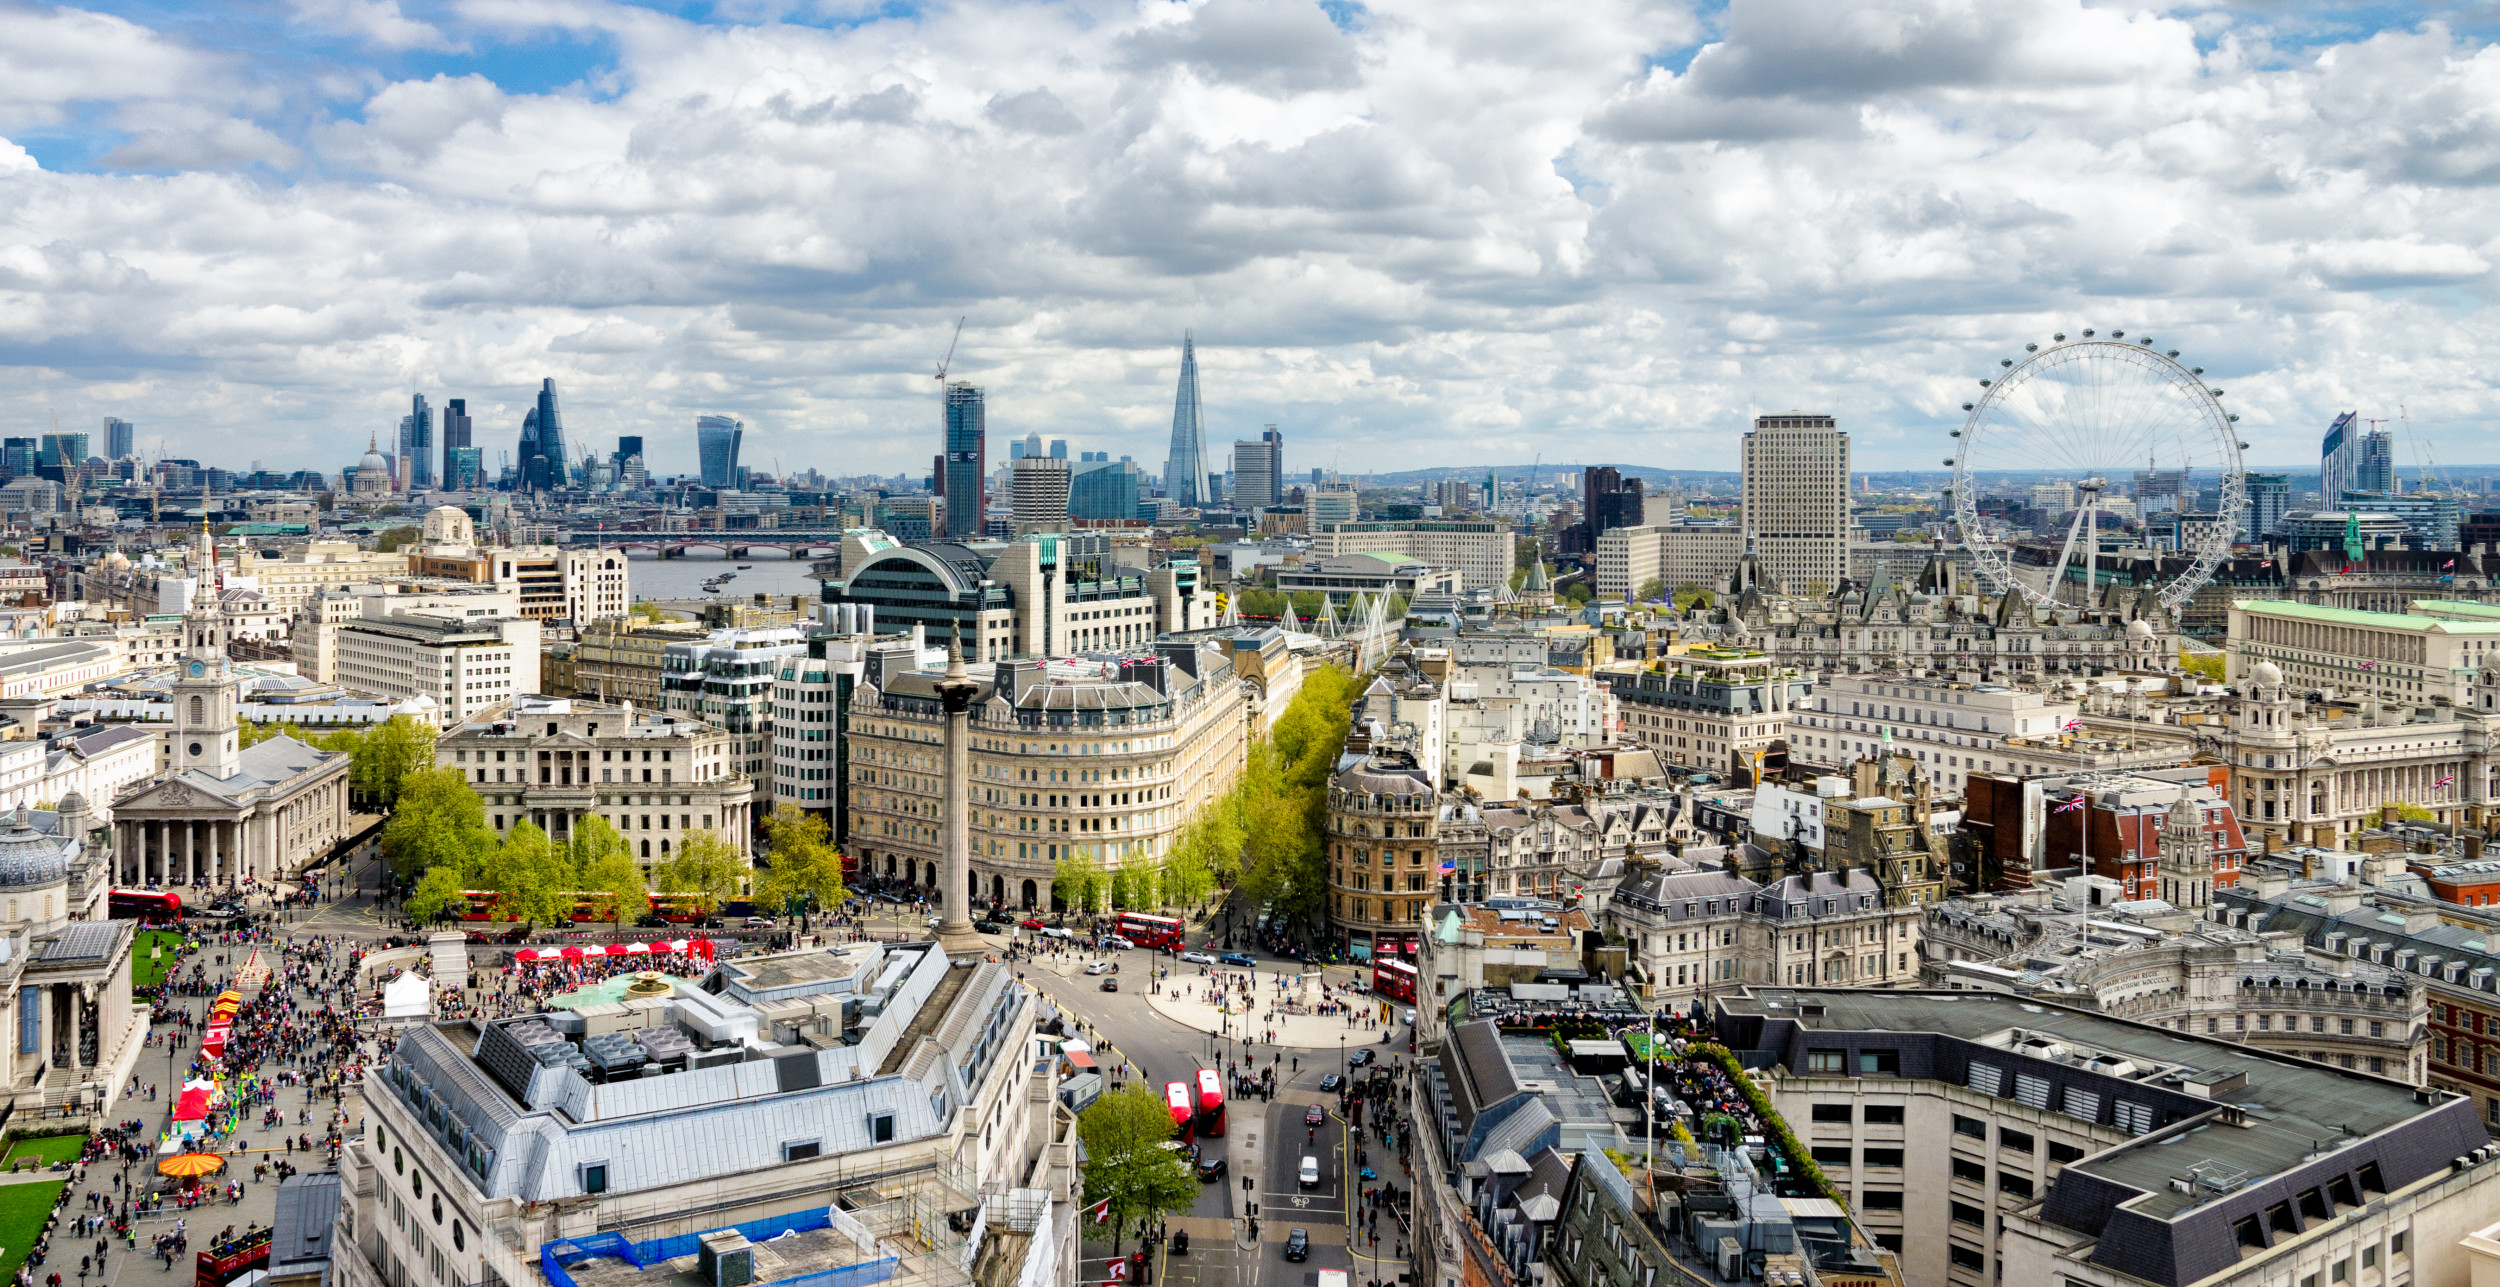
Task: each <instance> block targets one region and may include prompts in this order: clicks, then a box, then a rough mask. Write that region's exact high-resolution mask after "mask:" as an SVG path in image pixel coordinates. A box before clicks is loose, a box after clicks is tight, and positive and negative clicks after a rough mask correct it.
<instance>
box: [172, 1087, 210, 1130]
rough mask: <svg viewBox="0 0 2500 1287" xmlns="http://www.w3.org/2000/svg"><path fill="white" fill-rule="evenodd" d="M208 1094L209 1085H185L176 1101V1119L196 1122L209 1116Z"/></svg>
mask: <svg viewBox="0 0 2500 1287" xmlns="http://www.w3.org/2000/svg"><path fill="white" fill-rule="evenodd" d="M208 1095H209V1092H208V1088H207V1087H204V1086H203V1087H190V1086H186V1087H184V1088H183V1091H182V1096H181V1098H179V1099H176V1100H175V1101H174V1120H175V1121H177V1122H196V1121H199V1120H200V1119H201V1118H204V1117H206V1116H208Z"/></svg>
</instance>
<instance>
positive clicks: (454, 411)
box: [443, 398, 478, 489]
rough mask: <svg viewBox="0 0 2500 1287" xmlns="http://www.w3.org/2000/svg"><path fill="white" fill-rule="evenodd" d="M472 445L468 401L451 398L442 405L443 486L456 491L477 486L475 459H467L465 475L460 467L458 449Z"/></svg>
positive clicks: (473, 457)
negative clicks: (467, 464) (467, 466)
mask: <svg viewBox="0 0 2500 1287" xmlns="http://www.w3.org/2000/svg"><path fill="white" fill-rule="evenodd" d="M472 445H474V444H472V442H471V441H470V438H469V400H468V399H467V398H453V399H452V400H451V401H449V402H446V403H444V404H443V486H445V487H450V488H455V489H458V488H468V487H475V486H477V485H478V477H477V468H476V466H477V458H476V457H475V456H472V457H470V458H469V469H468V471H467V472H466V473H463V472H462V470H461V466H460V455H459V452H460V449H461V448H463V447H468V446H472Z"/></svg>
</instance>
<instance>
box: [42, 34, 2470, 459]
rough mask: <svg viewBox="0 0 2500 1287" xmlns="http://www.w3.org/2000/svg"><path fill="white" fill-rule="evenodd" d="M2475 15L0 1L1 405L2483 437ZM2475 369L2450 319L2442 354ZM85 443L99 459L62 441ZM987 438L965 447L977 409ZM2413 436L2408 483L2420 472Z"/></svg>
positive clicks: (672, 426) (927, 423)
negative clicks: (2381, 427) (940, 370)
mask: <svg viewBox="0 0 2500 1287" xmlns="http://www.w3.org/2000/svg"><path fill="white" fill-rule="evenodd" d="M2494 31H2495V25H2494V22H2493V13H2492V11H2491V10H2489V9H2486V8H2475V7H2469V8H2462V9H2457V10H2454V11H2447V10H2442V9H2440V8H2437V7H2424V6H2403V7H2388V8H2384V9H2376V8H2363V7H2356V6H2351V5H2329V4H2322V3H2321V4H2315V5H2304V4H2300V3H2294V2H2291V0H2286V2H2284V3H2272V4H2263V3H2259V4H2245V5H2240V6H2236V7H2213V6H2203V5H2183V6H2170V7H2163V6H2159V5H2155V6H2152V7H2141V6H2136V5H2127V4H2112V5H2102V4H2079V3H2076V2H2075V0H1876V2H1868V0H1852V2H1851V3H1847V4H1842V3H1835V2H1834V0H1742V2H1739V3H1733V4H1728V5H1724V6H1720V5H1705V6H1701V7H1688V6H1683V5H1678V4H1669V3H1632V2H1629V0H1572V3H1569V4H1557V3H1532V2H1522V0H1491V2H1487V0H1380V2H1377V3H1358V2H1357V0H1320V2H1318V3H1313V2H1312V0H1194V2H1192V3H1172V2H1167V0H1074V2H1071V3H1041V2H1038V0H999V2H990V0H967V2H966V3H943V2H938V3H927V4H907V3H883V4H881V3H878V2H877V0H719V2H718V3H711V4H703V3H685V4H675V5H671V4H662V3H654V4H644V5H635V4H627V3H611V2H607V0H439V2H438V0H228V2H227V3H212V2H209V0H188V2H186V0H160V2H153V3H151V2H146V0H137V2H133V3H91V4H88V5H86V6H84V7H72V6H67V5H64V6H60V7H50V6H40V5H10V4H8V3H6V2H5V0H0V408H4V409H5V410H4V412H0V414H4V415H5V420H6V422H5V426H4V427H5V430H6V432H8V433H11V434H19V433H34V432H38V431H40V430H42V429H45V428H48V427H49V425H50V423H51V419H52V417H53V416H54V415H57V416H58V417H59V420H60V422H61V424H62V425H63V426H65V427H72V428H76V427H84V428H88V429H90V430H92V429H94V428H95V426H96V425H97V424H98V422H99V419H100V417H102V416H105V415H112V414H118V415H121V416H124V417H126V418H129V419H132V420H135V421H137V422H139V424H140V426H141V439H142V443H143V445H152V444H154V443H156V442H157V441H158V440H159V439H161V444H162V446H163V448H164V449H165V450H166V451H167V452H168V453H169V454H172V455H176V456H196V457H200V458H203V459H208V460H213V461H219V462H224V463H231V464H235V465H243V464H247V463H249V462H250V461H253V460H258V461H259V462H261V463H262V464H263V465H264V466H266V467H286V468H326V469H332V470H335V469H336V468H338V467H339V466H341V465H344V464H349V463H352V462H353V460H354V458H355V456H356V455H357V454H359V453H361V451H362V449H363V447H364V442H365V437H366V435H367V433H368V432H370V431H377V430H380V431H385V432H387V430H388V428H389V427H390V426H391V425H393V424H394V423H395V421H396V418H397V417H398V416H399V415H400V414H402V412H403V411H404V410H405V408H406V405H407V398H408V395H409V394H410V393H412V392H423V393H425V394H427V395H428V396H429V397H430V398H431V399H432V400H433V401H434V403H435V404H436V405H437V406H440V405H441V403H442V401H443V400H444V399H446V398H451V397H466V398H467V399H468V400H469V405H470V408H471V411H472V414H473V415H474V416H475V417H476V419H477V425H478V435H479V441H480V442H481V444H482V445H484V446H486V447H487V449H488V452H487V460H488V463H489V466H490V468H491V467H492V466H493V464H494V463H495V460H496V454H497V452H498V451H501V450H508V449H509V448H510V446H511V444H512V442H513V440H514V439H515V438H516V436H517V432H518V425H519V418H520V414H521V411H522V408H523V404H524V400H525V398H527V397H528V396H529V394H530V392H531V390H532V389H533V388H534V387H535V384H536V381H537V380H538V379H539V378H540V377H542V376H553V377H555V378H556V379H557V381H558V382H559V385H560V387H561V388H562V390H563V393H564V397H565V404H566V419H567V425H568V429H569V430H570V432H571V433H572V434H573V435H574V437H575V438H576V439H577V440H580V441H586V442H587V443H589V444H590V445H592V446H594V447H596V448H597V449H599V450H602V451H605V450H608V449H610V448H612V447H613V445H614V443H613V438H614V436H615V435H617V434H619V433H640V434H644V435H647V436H649V437H650V441H651V443H652V446H651V455H652V457H653V461H652V463H653V465H654V467H655V468H656V469H659V470H663V471H673V470H682V469H691V468H692V467H693V464H694V454H693V447H692V437H693V434H692V423H693V419H694V417H695V416H696V415H697V414H699V413H703V412H726V413H730V414H735V415H738V416H740V417H741V418H743V419H744V420H745V421H746V422H747V424H748V426H749V433H748V438H747V441H748V444H749V447H748V458H749V459H750V460H751V461H754V462H756V463H759V464H761V465H763V466H765V467H767V468H769V467H771V465H772V464H773V462H774V461H775V460H778V461H780V462H781V463H782V464H783V465H785V466H787V467H789V468H792V469H796V468H800V467H802V466H806V465H813V466H817V467H819V468H823V469H826V470H828V471H834V472H844V473H848V472H864V471H879V472H883V471H901V470H909V471H912V472H915V473H917V472H920V471H924V470H925V469H926V468H927V464H928V460H929V456H930V453H931V452H932V451H933V450H934V449H935V445H936V444H935V439H936V433H937V425H938V420H939V412H938V394H937V389H936V384H935V382H934V381H933V380H932V379H931V378H930V373H931V370H932V368H933V367H934V365H935V363H936V360H937V359H938V357H939V356H940V355H941V354H942V353H943V352H944V350H945V348H946V344H947V337H948V333H949V331H950V329H951V328H952V326H953V324H954V322H955V319H956V318H958V317H964V318H967V319H968V321H967V322H966V323H965V327H964V334H963V343H962V347H961V349H960V350H959V351H958V352H957V354H956V356H955V369H956V371H957V372H958V373H959V374H960V376H961V377H962V378H968V379H972V380H975V381H978V382H980V383H981V384H983V385H985V386H986V387H987V389H988V397H989V414H990V426H991V432H992V436H993V438H994V439H998V438H1003V437H1005V436H1008V435H1021V434H1023V433H1024V432H1026V431H1027V430H1038V431H1039V432H1041V433H1043V434H1044V435H1045V436H1056V437H1066V438H1068V439H1070V440H1071V442H1072V444H1073V445H1074V446H1076V447H1079V448H1084V449H1108V450H1110V451H1112V452H1113V453H1114V454H1132V455H1134V456H1135V457H1136V458H1137V459H1138V460H1140V461H1141V462H1144V463H1146V464H1147V466H1148V468H1149V469H1150V470H1155V469H1159V468H1160V466H1161V462H1162V460H1163V456H1164V448H1165V444H1166V441H1167V436H1168V432H1169V425H1170V417H1171V405H1172V382H1173V378H1174V376H1175V374H1176V370H1177V367H1178V361H1179V342H1180V337H1181V335H1182V333H1183V332H1184V331H1185V330H1194V331H1195V332H1196V334H1197V337H1198V341H1199V344H1200V346H1201V347H1200V350H1199V351H1200V356H1201V362H1202V365H1203V367H1204V371H1205V375H1204V384H1205V390H1206V398H1207V402H1208V406H1209V410H1210V434H1209V436H1210V438H1211V439H1215V440H1218V441H1219V442H1220V441H1229V440H1230V439H1232V438H1234V437H1236V436H1247V435H1249V434H1251V433H1253V432H1255V430H1256V428H1257V426H1258V425H1260V424H1263V423H1269V422H1273V423H1277V424H1279V425H1281V426H1283V428H1284V431H1285V433H1286V434H1287V436H1288V444H1289V447H1288V451H1289V456H1288V465H1289V467H1291V468H1293V469H1296V470H1299V469H1302V468H1307V467H1309V466H1312V465H1325V464H1329V463H1331V462H1332V461H1336V462H1341V463H1342V466H1343V467H1344V468H1345V469H1346V470H1348V471H1355V470H1366V469H1398V468H1410V467H1414V466H1417V465H1424V464H1453V465H1457V464H1471V463H1485V462H1495V461H1498V462H1505V463H1507V462H1511V461H1519V462H1525V461H1527V460H1529V459H1531V458H1532V457H1534V456H1537V455H1539V454H1542V456H1543V457H1544V459H1545V460H1546V461H1547V462H1549V463H1569V462H1574V461H1623V462H1633V463H1642V464H1654V465H1660V466H1667V467H1677V466H1682V467H1690V468H1697V469H1701V468H1717V469H1732V468H1734V467H1735V435H1736V433H1737V432H1738V431H1739V430H1740V429H1741V428H1742V426H1743V424H1744V421H1745V418H1746V417H1747V416H1748V415H1750V414H1752V413H1754V412H1756V411H1764V410H1768V411H1779V410H1787V409H1791V408H1802V409H1809V410H1822V411H1829V412H1831V413H1833V414H1836V415H1838V416H1840V417H1842V422H1843V425H1844V427H1846V428H1849V429H1850V430H1852V431H1853V433H1854V435H1855V438H1856V442H1857V451H1858V460H1859V462H1860V463H1861V464H1862V465H1867V466H1872V467H1877V468H1884V467H1905V468H1906V467H1914V466H1931V467H1932V466H1933V465H1935V464H1936V462H1937V461H1938V460H1939V459H1940V457H1941V456H1942V455H1943V454H1945V452H1944V450H1943V448H1944V447H1945V434H1946V432H1947V430H1948V429H1949V428H1950V427H1951V425H1952V423H1953V422H1955V421H1958V419H1959V411H1958V407H1959V404H1960V403H1961V402H1962V401H1964V400H1965V399H1966V398H1967V397H1968V395H1969V393H1970V392H1971V391H1972V390H1973V389H1974V387H1975V386H1974V384H1973V378H1974V377H1975V376H1976V375H1978V374H1980V373H1981V372H1982V371H1983V370H1984V369H1985V368H1987V367H1989V366H1990V365H1992V363H1993V361H1994V360H1995V359H1996V358H1997V357H1999V356H2000V355H2003V354H2007V353H2011V352H2014V351H2015V350H2016V349H2017V348H2018V347H2019V345H2020V344H2021V343H2023V342H2024V341H2026V340H2044V339H2045V338H2046V337H2047V335H2048V333H2049V332H2051V331H2053V330H2059V329H2066V330H2076V329H2080V328H2081V327H2083V326H2099V327H2102V328H2109V327H2120V328H2125V329H2128V330H2129V331H2130V332H2131V333H2150V334H2153V335H2156V336H2157V337H2159V340H2160V342H2161V343H2162V344H2163V345H2164V346H2168V347H2177V348H2180V349H2182V350H2185V351H2186V352H2187V353H2188V355H2189V357H2190V358H2191V359H2193V360H2196V361H2199V362H2201V363H2202V364H2203V365H2204V366H2206V367H2207V368H2208V369H2209V370H2210V371H2211V372H2212V373H2213V375H2214V378H2215V379H2216V380H2217V381H2220V382H2223V383H2226V384H2227V385H2228V391H2229V394H2230V397H2231V400H2232V404H2233V406H2234V408H2235V409H2236V410H2237V411H2238V412H2239V413H2240V414H2241V415H2242V416H2243V417H2244V420H2243V423H2242V428H2243V430H2244V431H2246V436H2247V437H2248V438H2249V439H2250V440H2251V442H2252V443H2253V448H2252V451H2251V455H2252V456H2253V457H2254V458H2255V459H2257V460H2259V461H2262V462H2271V463H2283V464H2311V465H2314V463H2315V459H2316V447H2315V443H2316V438H2317V434H2318V432H2319V429H2320V428H2321V427H2322V425H2323V423H2324V421H2325V420H2326V419H2327V418H2328V417H2330V416H2331V415H2332V414H2333V413H2335V412H2337V411H2340V410H2345V409H2350V408H2358V409H2360V410H2361V413H2362V414H2363V415H2365V416H2381V415H2383V416H2389V417H2393V416H2394V415H2396V413H2397V408H2398V406H2399V405H2400V404H2401V405H2403V406H2404V407H2405V408H2406V409H2407V410H2408V411H2409V412H2410V414H2411V416H2412V419H2413V421H2414V423H2415V425H2416V426H2417V427H2418V428H2419V429H2420V430H2422V431H2423V432H2424V434H2425V435H2426V436H2427V437H2428V438H2429V439H2430V440H2431V441H2432V442H2434V443H2435V444H2436V449H2437V451H2438V452H2439V453H2440V455H2441V457H2442V458H2443V459H2445V460H2446V461H2448V462H2450V463H2465V462H2500V444H2495V443H2493V442H2492V441H2491V437H2492V435H2493V433H2494V432H2495V431H2496V430H2500V396H2495V394H2494V391H2493V387H2492V379H2491V376H2490V374H2489V372H2490V370H2491V368H2492V363H2491V362H2490V360H2489V358H2490V355H2492V354H2494V353H2500V343H2495V341H2496V340H2500V334H2495V331H2496V330H2500V328H2495V325H2494V323H2493V320H2492V318H2493V315H2492V314H2491V312H2490V311H2489V309H2488V308H2487V307H2486V305H2487V303H2488V300H2489V297H2490V295H2491V294H2492V292H2493V288H2494V264H2495V262H2500V242H2496V241H2495V238H2500V217H2496V216H2500V200H2495V193H2500V49H2495V48H2494V47H2493V46H2492V44H2491V43H2490V41H2491V39H2492V37H2493V34H2494ZM2477 354H2482V355H2485V356H2484V357H2481V358H2478V357H2477V356H2476V355H2477ZM101 445H102V444H101V443H100V442H99V443H98V444H97V446H98V448H99V449H100V448H101ZM993 454H1003V452H1001V451H1000V450H999V449H998V448H996V447H994V448H993ZM2405 463H2411V462H2410V460H2409V459H2408V460H2406V461H2405Z"/></svg>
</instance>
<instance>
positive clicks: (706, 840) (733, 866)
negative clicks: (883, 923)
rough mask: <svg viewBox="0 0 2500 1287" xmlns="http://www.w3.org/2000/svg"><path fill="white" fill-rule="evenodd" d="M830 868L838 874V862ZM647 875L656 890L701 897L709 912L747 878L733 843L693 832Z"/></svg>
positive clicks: (683, 838)
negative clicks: (657, 885)
mask: <svg viewBox="0 0 2500 1287" xmlns="http://www.w3.org/2000/svg"><path fill="white" fill-rule="evenodd" d="M834 870H835V873H836V874H837V875H838V874H839V873H840V871H841V865H840V864H839V863H838V862H837V863H836V864H835V866H834ZM651 874H652V876H653V878H654V879H655V880H656V881H657V882H658V884H659V887H660V892H662V893H667V894H693V895H696V896H698V897H700V898H701V899H702V900H703V910H704V911H706V912H713V911H718V910H719V909H720V905H721V903H722V902H724V901H726V900H727V899H728V898H729V896H730V895H732V894H735V893H737V892H738V885H739V883H740V882H741V881H744V880H745V879H746V878H747V867H746V864H745V863H744V862H743V861H740V859H739V857H738V848H737V846H735V845H732V844H730V843H729V842H728V841H727V840H724V839H722V838H721V837H720V836H718V835H717V834H715V833H713V832H709V831H695V832H689V833H687V834H686V835H684V836H682V837H679V839H678V841H677V850H676V852H674V853H672V854H670V855H669V856H668V857H666V858H663V859H661V860H660V865H659V866H658V867H657V868H655V869H653V871H652V873H651ZM768 901H769V900H768Z"/></svg>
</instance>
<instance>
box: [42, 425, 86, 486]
mask: <svg viewBox="0 0 2500 1287" xmlns="http://www.w3.org/2000/svg"><path fill="white" fill-rule="evenodd" d="M86 467H87V435H85V434H83V433H48V434H45V435H44V436H43V458H42V459H41V460H40V461H38V462H37V463H36V466H35V472H36V473H38V474H41V475H43V476H44V477H46V478H49V479H51V480H52V481H54V482H56V483H59V484H61V485H62V486H64V487H73V486H76V485H77V483H78V478H79V475H80V474H81V472H82V471H84V470H85V469H86Z"/></svg>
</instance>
